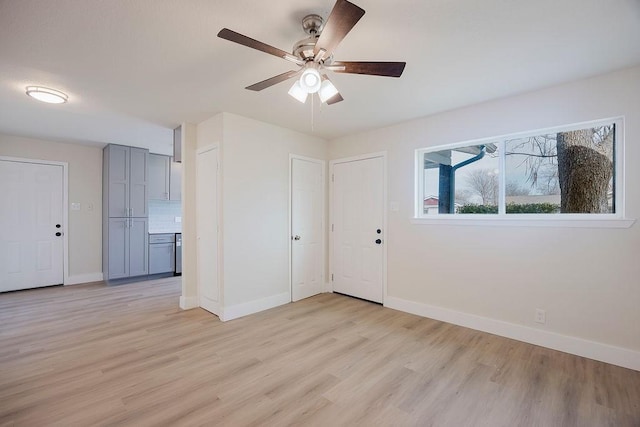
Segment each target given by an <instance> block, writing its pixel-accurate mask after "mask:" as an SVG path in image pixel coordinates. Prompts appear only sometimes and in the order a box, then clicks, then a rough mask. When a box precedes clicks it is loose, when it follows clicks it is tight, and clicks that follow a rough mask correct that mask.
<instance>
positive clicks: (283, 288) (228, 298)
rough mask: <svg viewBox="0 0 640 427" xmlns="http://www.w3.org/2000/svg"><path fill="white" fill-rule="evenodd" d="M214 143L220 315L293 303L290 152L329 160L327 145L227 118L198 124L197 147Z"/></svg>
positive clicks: (286, 131) (264, 125)
mask: <svg viewBox="0 0 640 427" xmlns="http://www.w3.org/2000/svg"><path fill="white" fill-rule="evenodd" d="M212 143H219V144H220V160H221V170H222V180H221V182H222V215H221V227H220V230H221V232H220V238H221V239H222V242H223V245H222V252H221V256H222V259H223V263H222V265H221V269H222V270H221V271H222V283H221V285H222V289H223V298H222V302H223V312H224V314H223V316H222V317H223V318H225V319H230V318H234V317H238V316H240V315H244V314H248V313H249V312H253V311H257V310H259V309H263V308H267V307H269V306H273V305H278V304H281V303H283V302H288V301H289V300H290V296H289V292H290V290H289V239H290V236H289V154H298V155H302V156H307V157H313V158H317V159H322V160H324V159H326V158H327V145H326V141H324V140H323V139H321V138H318V137H313V136H309V135H305V134H302V133H299V132H296V131H292V130H289V129H285V128H281V127H278V126H274V125H270V124H267V123H263V122H259V121H256V120H252V119H248V118H244V117H241V116H237V115H234V114H230V113H222V114H219V115H217V116H214V117H212V118H211V119H209V120H207V121H205V122H202V123H200V124H199V125H198V126H197V146H198V147H203V146H206V145H209V144H212ZM185 166H186V167H189V165H188V164H187V165H185ZM188 179H193V177H190V178H188ZM193 182H195V181H193ZM187 200H189V199H187ZM187 209H188V207H187ZM190 218H191V217H190Z"/></svg>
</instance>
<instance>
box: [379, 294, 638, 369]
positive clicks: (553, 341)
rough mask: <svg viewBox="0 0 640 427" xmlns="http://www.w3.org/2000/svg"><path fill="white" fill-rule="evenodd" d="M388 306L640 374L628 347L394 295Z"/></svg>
mask: <svg viewBox="0 0 640 427" xmlns="http://www.w3.org/2000/svg"><path fill="white" fill-rule="evenodd" d="M384 306H385V307H389V308H393V309H395V310H400V311H404V312H406V313H411V314H416V315H418V316H422V317H428V318H430V319H435V320H440V321H442V322H447V323H453V324H454V325H459V326H464V327H467V328H471V329H476V330H478V331H483V332H488V333H491V334H495V335H500V336H503V337H507V338H512V339H514V340H518V341H523V342H526V343H529V344H535V345H539V346H541V347H547V348H551V349H553V350H559V351H563V352H565V353H570V354H575V355H577V356H582V357H586V358H589V359H594V360H599V361H601V362H606V363H611V364H612V365H617V366H622V367H624V368H629V369H634V370H636V371H640V352H637V351H633V350H629V349H626V348H622V347H616V346H612V345H609V344H603V343H599V342H595V341H589V340H585V339H582V338H576V337H571V336H568V335H561V334H558V333H555V332H549V331H544V330H541V329H535V328H531V327H528V326H523V325H517V324H515V323H508V322H504V321H501V320H496V319H491V318H488V317H482V316H477V315H474V314H468V313H463V312H460V311H454V310H450V309H446V308H442V307H436V306H432V305H428V304H422V303H418V302H415V301H408V300H404V299H401V298H395V297H390V296H387V297H386V298H385V301H384Z"/></svg>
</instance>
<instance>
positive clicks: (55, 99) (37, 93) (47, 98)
mask: <svg viewBox="0 0 640 427" xmlns="http://www.w3.org/2000/svg"><path fill="white" fill-rule="evenodd" d="M26 90H27V95H29V96H30V97H32V98H34V99H37V100H38V101H42V102H47V103H49V104H63V103H65V102H67V100H68V99H69V97H68V96H67V95H66V94H65V93H62V92H60V91H59V90H55V89H49V88H47V87H42V86H27V89H26Z"/></svg>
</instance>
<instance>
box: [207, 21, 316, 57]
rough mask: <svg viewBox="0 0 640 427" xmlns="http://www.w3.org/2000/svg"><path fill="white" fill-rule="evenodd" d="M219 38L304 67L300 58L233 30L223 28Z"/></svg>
mask: <svg viewBox="0 0 640 427" xmlns="http://www.w3.org/2000/svg"><path fill="white" fill-rule="evenodd" d="M218 37H220V38H221V39H225V40H229V41H231V42H234V43H238V44H241V45H243V46H247V47H250V48H252V49H256V50H259V51H260V52H265V53H268V54H269V55H273V56H277V57H278V58H282V59H286V60H287V61H291V62H294V63H296V64H298V65H303V64H304V61H303V60H301V59H300V58H297V57H295V56H293V55H292V54H290V53H289V52H285V51H284V50H282V49H278V48H277V47H273V46H269V45H268V44H266V43H262V42H260V41H258V40H255V39H252V38H251V37H247V36H244V35H242V34H240V33H236V32H235V31H233V30H230V29H228V28H223V29H222V30H220V32H219V33H218Z"/></svg>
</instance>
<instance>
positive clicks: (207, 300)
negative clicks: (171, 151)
mask: <svg viewBox="0 0 640 427" xmlns="http://www.w3.org/2000/svg"><path fill="white" fill-rule="evenodd" d="M196 227H197V236H196V239H197V249H196V251H197V253H196V260H197V265H198V268H197V272H198V273H197V274H198V278H197V280H198V300H199V304H200V307H202V308H204V309H205V310H207V311H210V312H212V313H214V314H220V287H219V284H218V149H217V147H207V148H203V149H200V150H198V152H197V153H196Z"/></svg>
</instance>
